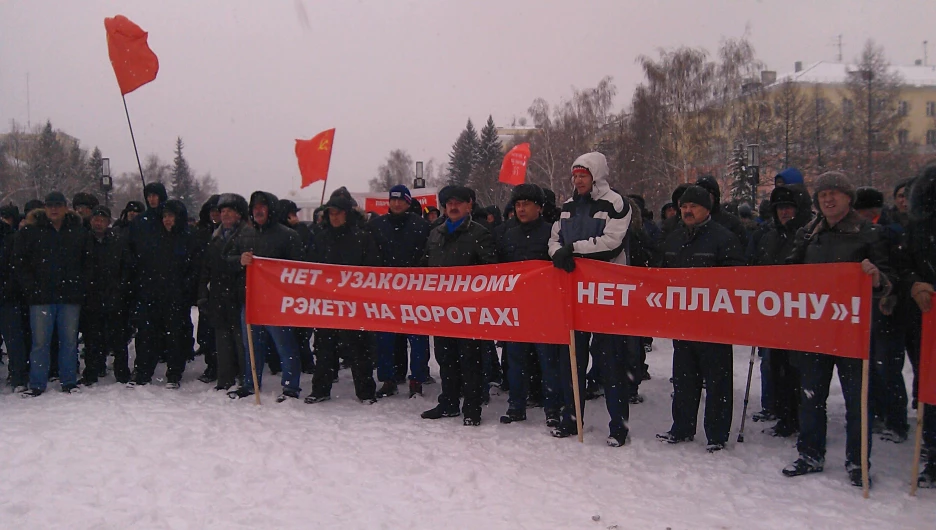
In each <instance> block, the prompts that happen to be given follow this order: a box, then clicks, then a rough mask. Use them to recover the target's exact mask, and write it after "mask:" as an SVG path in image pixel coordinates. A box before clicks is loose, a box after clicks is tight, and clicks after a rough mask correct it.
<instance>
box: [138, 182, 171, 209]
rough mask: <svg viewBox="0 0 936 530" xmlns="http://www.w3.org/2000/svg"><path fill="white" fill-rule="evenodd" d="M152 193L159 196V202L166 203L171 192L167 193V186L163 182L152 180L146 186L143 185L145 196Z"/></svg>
mask: <svg viewBox="0 0 936 530" xmlns="http://www.w3.org/2000/svg"><path fill="white" fill-rule="evenodd" d="M150 195H158V196H159V204H165V203H166V201H167V200H169V194H168V193H166V186H164V185H163V183H162V182H150V183H149V184H147V185H146V186H143V198H144V199H145V198H146V197H149V196H150Z"/></svg>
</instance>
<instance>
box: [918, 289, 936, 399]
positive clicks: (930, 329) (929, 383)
mask: <svg viewBox="0 0 936 530" xmlns="http://www.w3.org/2000/svg"><path fill="white" fill-rule="evenodd" d="M933 303H934V304H936V295H934V296H933ZM919 384H920V388H919V389H917V390H918V394H919V395H918V396H917V399H918V400H919V401H920V403H926V404H927V405H936V310H933V309H930V310H929V312H927V313H923V335H922V337H921V340H920V383H919Z"/></svg>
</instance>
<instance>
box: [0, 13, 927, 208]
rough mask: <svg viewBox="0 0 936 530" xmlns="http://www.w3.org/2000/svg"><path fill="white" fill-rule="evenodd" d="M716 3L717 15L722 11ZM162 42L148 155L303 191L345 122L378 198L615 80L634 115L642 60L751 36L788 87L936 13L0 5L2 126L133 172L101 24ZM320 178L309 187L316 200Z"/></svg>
mask: <svg viewBox="0 0 936 530" xmlns="http://www.w3.org/2000/svg"><path fill="white" fill-rule="evenodd" d="M713 6H714V7H713ZM116 14H123V15H125V16H127V17H129V18H130V19H131V20H133V21H134V22H136V23H137V24H139V25H140V26H141V27H143V29H144V30H146V31H148V32H149V34H150V39H149V42H150V46H151V47H152V48H153V50H154V51H155V52H156V54H157V55H158V56H159V60H160V71H159V77H158V78H157V79H156V81H154V82H153V83H150V84H149V85H146V86H143V87H142V88H140V89H139V90H137V91H136V92H133V93H131V94H129V95H128V96H127V103H128V105H129V107H130V113H131V117H132V118H133V120H134V125H135V129H134V131H135V132H136V134H137V142H138V145H139V147H140V150H141V154H142V155H145V154H146V153H151V152H152V153H157V154H159V155H160V156H161V157H163V158H164V159H170V158H171V154H172V149H173V147H174V142H175V137H176V136H177V135H181V136H182V137H183V140H184V141H185V144H186V156H187V158H188V159H189V163H190V164H191V165H192V166H193V167H194V168H195V169H196V170H198V171H199V172H200V173H204V172H209V171H210V172H211V174H212V175H213V176H214V177H215V178H216V179H218V181H219V182H220V185H221V188H222V191H236V192H240V193H244V194H246V193H248V192H250V191H251V190H254V189H258V188H260V189H264V190H268V191H272V192H274V193H277V194H279V195H281V196H282V195H285V194H286V193H287V192H288V191H289V190H291V189H296V188H298V184H297V182H298V169H297V165H296V160H295V156H294V154H293V140H294V139H295V138H309V137H311V136H312V135H314V134H315V133H317V132H319V131H321V130H323V129H327V128H330V127H337V134H336V139H335V151H334V153H333V158H332V167H331V175H330V182H329V189H333V188H335V187H337V186H338V185H347V186H349V187H350V188H351V189H352V190H365V189H366V185H367V184H366V183H367V180H368V179H370V178H371V177H373V176H374V174H375V172H376V168H377V166H378V165H379V164H380V163H381V162H382V161H383V160H384V159H385V158H386V156H387V154H388V153H389V151H390V150H392V149H395V148H402V149H405V150H406V151H408V152H409V153H410V155H412V157H413V159H414V160H428V159H429V158H432V157H435V158H436V159H437V160H439V161H442V162H444V161H445V160H447V155H448V151H449V149H450V147H451V144H452V142H453V141H454V140H455V138H456V136H457V135H458V133H459V131H460V130H461V129H462V128H463V127H464V125H465V120H466V119H467V118H469V117H470V118H472V119H473V120H474V121H475V123H479V122H483V121H484V120H485V119H486V118H487V116H488V114H492V115H493V116H494V120H495V122H497V123H498V124H503V125H507V124H509V122H510V121H511V118H513V117H514V116H522V115H524V114H525V111H526V109H527V107H528V106H529V104H530V103H531V102H532V101H533V99H534V98H536V97H543V98H545V99H546V100H547V101H549V102H550V103H553V102H556V101H558V100H559V99H560V98H562V97H565V96H567V95H569V94H570V93H571V87H572V86H576V87H579V88H584V87H589V86H594V85H595V84H596V83H597V82H598V80H599V79H600V78H601V77H602V76H604V75H612V76H613V77H614V79H615V82H616V83H617V85H618V89H619V94H618V97H617V107H618V108H621V107H623V106H625V105H626V104H627V103H628V101H629V99H630V95H631V92H632V89H633V87H634V86H635V85H636V84H637V83H638V82H640V80H641V75H640V71H639V68H638V66H637V64H636V63H635V58H636V57H637V56H638V55H640V54H650V55H655V54H656V50H657V49H658V48H660V47H663V48H672V47H675V46H679V45H689V46H704V47H706V48H708V49H709V50H710V51H714V50H715V49H716V48H717V46H718V43H719V40H720V39H721V38H722V37H739V36H741V35H743V34H744V31H745V27H748V28H749V29H750V38H751V41H752V42H753V43H754V45H755V47H756V49H757V52H758V55H759V56H760V58H761V59H762V60H764V61H765V62H766V63H767V66H768V68H770V69H773V70H778V71H779V72H780V73H781V74H782V73H783V72H786V71H790V70H792V67H793V63H794V61H797V60H802V61H804V62H805V63H810V62H813V61H818V60H834V59H835V57H836V55H837V52H838V50H837V47H836V46H835V45H834V40H835V36H836V35H838V34H843V35H844V43H845V46H844V55H845V59H846V60H849V59H853V58H854V57H855V56H856V55H857V54H858V53H859V51H860V49H861V46H862V44H863V43H864V41H865V40H866V39H867V38H869V37H871V38H874V39H876V40H877V42H878V43H879V44H881V45H883V46H884V48H885V51H886V52H887V54H888V57H889V58H890V60H891V61H892V62H893V63H896V64H912V63H913V61H914V60H915V59H918V58H921V57H922V54H923V45H922V42H923V41H924V40H929V41H930V42H931V46H930V62H931V64H932V63H934V62H936V29H933V28H934V26H933V24H932V21H933V20H936V2H933V1H932V0H900V1H899V2H893V1H890V0H875V1H871V0H865V1H860V0H822V1H815V0H761V1H753V0H736V1H730V0H713V1H711V2H698V1H695V0H659V1H625V0H593V1H588V0H578V1H569V0H564V1H560V0H496V1H495V0H472V1H471V2H468V1H456V0H450V1H448V0H439V1H428V0H422V1H420V0H410V1H402V0H358V1H350V0H348V1H338V0H332V1H321V0H320V1H313V0H270V1H264V2H260V1H256V0H198V1H197V2H193V1H183V0H160V1H155V0H150V1H132V0H120V1H117V0H82V1H81V2H72V1H65V0H0V129H2V130H4V131H5V130H6V129H8V127H9V123H10V120H14V119H15V120H17V121H18V122H23V123H25V122H26V121H27V90H26V78H27V73H28V76H29V86H30V90H29V100H30V118H31V121H32V123H33V124H36V123H40V122H44V121H45V120H46V119H51V120H52V123H53V125H55V126H56V127H57V128H61V129H63V130H65V131H67V132H69V133H71V134H73V135H75V136H77V137H78V138H80V139H81V140H82V142H83V145H84V146H85V147H92V146H94V145H97V146H99V147H100V148H101V150H102V151H103V152H104V156H108V157H110V159H111V165H112V167H113V168H114V170H115V171H116V172H122V171H130V170H135V165H136V164H135V160H134V158H133V148H132V144H131V142H130V136H129V133H128V132H127V126H126V121H125V118H124V113H123V107H122V105H121V102H120V93H119V90H118V88H117V83H116V81H115V79H114V74H113V71H112V70H111V67H110V63H109V61H108V58H107V47H106V42H105V36H104V25H103V20H104V18H105V17H108V16H114V15H116ZM320 186H321V184H315V185H313V186H311V187H309V188H307V189H306V190H304V191H303V192H302V195H303V196H307V197H315V198H316V199H317V198H318V195H319V193H320V192H321V187H320Z"/></svg>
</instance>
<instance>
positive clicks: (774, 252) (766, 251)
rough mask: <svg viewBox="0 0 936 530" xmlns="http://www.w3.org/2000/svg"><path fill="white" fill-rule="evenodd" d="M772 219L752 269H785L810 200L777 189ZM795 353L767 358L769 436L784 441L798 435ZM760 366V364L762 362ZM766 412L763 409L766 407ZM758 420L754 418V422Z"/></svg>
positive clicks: (758, 245)
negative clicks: (773, 422) (773, 417)
mask: <svg viewBox="0 0 936 530" xmlns="http://www.w3.org/2000/svg"><path fill="white" fill-rule="evenodd" d="M770 211H771V216H772V219H771V221H770V224H769V226H770V228H769V229H767V230H764V231H763V232H762V233H761V235H760V236H759V238H758V239H756V240H755V239H754V238H752V242H753V241H756V246H755V248H754V252H753V256H752V258H751V264H752V265H786V262H787V258H788V257H790V254H792V253H793V243H794V242H795V240H796V232H797V231H798V230H799V229H800V228H802V227H804V226H806V224H807V223H808V222H809V221H810V220H811V219H812V208H811V201H810V199H809V196H808V195H806V194H805V193H800V192H799V191H797V190H795V189H793V188H789V187H787V186H783V185H778V186H777V187H775V188H774V190H773V192H771V194H770ZM795 356H796V353H795V352H791V351H789V350H780V349H775V348H771V349H770V353H769V354H768V356H767V362H768V363H769V365H770V369H769V370H766V373H767V374H768V377H770V378H771V383H772V384H771V385H770V387H771V388H772V389H773V392H772V393H773V403H770V404H768V405H770V407H769V409H768V410H770V411H771V412H772V413H773V414H775V415H776V418H777V420H778V421H777V423H776V425H774V426H773V428H772V429H771V430H770V431H769V434H771V435H772V436H780V437H784V438H785V437H787V436H792V435H793V433H795V432H797V431H799V391H800V390H799V389H800V374H799V370H797V369H796V364H795V363H794V362H793V358H795ZM762 362H763V361H762ZM761 373H762V377H763V373H764V372H763V371H762V372H761ZM765 408H766V407H765ZM756 419H757V418H755V420H756Z"/></svg>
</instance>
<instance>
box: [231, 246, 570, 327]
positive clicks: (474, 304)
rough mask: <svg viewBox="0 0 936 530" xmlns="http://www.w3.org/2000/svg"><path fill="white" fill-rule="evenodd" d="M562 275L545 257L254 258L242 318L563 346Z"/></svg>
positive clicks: (307, 325) (565, 323) (248, 270)
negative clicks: (426, 263)
mask: <svg viewBox="0 0 936 530" xmlns="http://www.w3.org/2000/svg"><path fill="white" fill-rule="evenodd" d="M560 274H564V273H562V272H561V271H559V270H558V269H556V268H555V267H553V266H552V263H550V262H547V261H524V262H517V263H504V264H501V265H487V266H483V267H445V268H391V267H346V266H340V265H324V264H320V263H302V262H295V261H284V260H271V259H262V258H255V259H254V262H253V265H251V266H250V267H248V268H247V322H250V323H251V324H265V325H273V326H301V327H313V328H318V327H321V328H332V329H366V330H369V331H390V332H396V333H408V334H420V335H438V336H443V337H457V338H471V339H489V340H512V341H520V342H539V343H554V344H564V343H568V340H569V328H568V327H567V322H568V321H569V318H568V316H567V312H568V309H567V306H566V305H565V300H566V298H565V296H563V295H562V293H560V292H557V288H558V286H559V281H560Z"/></svg>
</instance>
